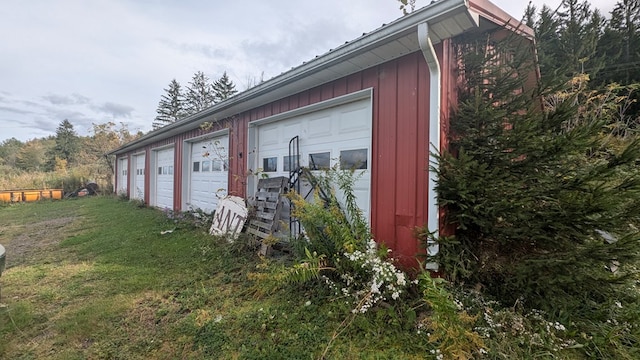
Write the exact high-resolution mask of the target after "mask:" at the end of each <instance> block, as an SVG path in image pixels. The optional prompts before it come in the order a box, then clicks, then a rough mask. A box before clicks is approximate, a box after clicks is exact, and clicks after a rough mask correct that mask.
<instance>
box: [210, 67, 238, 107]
mask: <svg viewBox="0 0 640 360" xmlns="http://www.w3.org/2000/svg"><path fill="white" fill-rule="evenodd" d="M212 90H213V102H214V103H219V102H222V101H224V100H226V99H228V98H229V97H231V96H233V95H234V94H236V93H237V92H238V91H237V90H236V85H235V84H234V83H233V81H231V80H230V79H229V76H227V72H226V71H225V72H224V74H222V76H221V77H220V79H218V80H216V81H214V83H213V85H212Z"/></svg>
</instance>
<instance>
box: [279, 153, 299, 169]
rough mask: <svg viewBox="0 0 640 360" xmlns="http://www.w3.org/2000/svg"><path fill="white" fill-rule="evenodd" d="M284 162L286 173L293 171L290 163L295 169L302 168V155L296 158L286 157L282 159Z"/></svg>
mask: <svg viewBox="0 0 640 360" xmlns="http://www.w3.org/2000/svg"><path fill="white" fill-rule="evenodd" d="M282 159H283V160H284V163H283V165H282V168H283V169H284V171H291V170H292V169H291V168H290V167H289V162H290V161H291V165H292V166H293V169H297V168H298V166H300V155H296V156H295V157H294V156H285V157H283V158H282Z"/></svg>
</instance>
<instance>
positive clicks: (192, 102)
mask: <svg viewBox="0 0 640 360" xmlns="http://www.w3.org/2000/svg"><path fill="white" fill-rule="evenodd" d="M213 96H214V94H213V91H212V88H211V83H210V81H209V78H208V77H207V76H206V75H205V74H204V73H203V72H202V71H198V72H196V73H195V74H194V75H193V78H192V79H191V82H189V86H188V87H187V93H186V95H185V109H186V111H187V113H188V114H189V115H191V114H195V113H197V112H200V111H202V110H204V109H206V108H208V107H209V106H211V105H213V100H214V97H213Z"/></svg>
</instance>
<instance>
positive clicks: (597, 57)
mask: <svg viewBox="0 0 640 360" xmlns="http://www.w3.org/2000/svg"><path fill="white" fill-rule="evenodd" d="M524 22H525V23H526V24H527V25H528V26H529V27H531V28H533V29H534V31H535V35H536V41H537V50H538V54H537V55H538V59H539V66H540V72H541V74H542V78H543V80H549V79H553V78H558V77H560V78H564V79H567V78H569V77H571V76H572V75H574V74H576V73H584V74H588V75H589V76H590V78H591V83H592V84H593V85H592V86H594V87H595V86H602V85H604V84H608V83H612V82H615V83H618V84H621V85H629V84H634V83H637V82H638V81H640V0H620V1H618V2H617V3H616V4H615V6H614V8H613V10H612V11H611V12H610V14H609V17H608V18H607V17H606V16H604V15H603V14H602V13H601V11H600V10H598V9H596V8H593V7H592V6H591V3H589V1H579V0H564V1H562V3H561V4H560V5H559V6H558V8H556V9H552V8H550V7H548V6H546V5H544V6H543V7H542V8H540V9H537V8H536V7H535V6H533V5H531V4H530V5H529V6H528V7H527V9H526V11H525V14H524Z"/></svg>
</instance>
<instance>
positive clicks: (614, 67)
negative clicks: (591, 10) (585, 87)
mask: <svg viewBox="0 0 640 360" xmlns="http://www.w3.org/2000/svg"><path fill="white" fill-rule="evenodd" d="M598 45H599V46H598V47H599V51H600V52H602V53H603V54H604V56H605V59H606V65H605V68H604V70H603V74H601V75H600V76H599V78H598V80H599V82H601V83H609V82H618V83H620V84H623V85H628V84H631V83H633V82H638V81H640V0H622V1H619V2H618V3H617V4H616V5H615V7H614V9H613V11H612V12H611V19H610V20H609V22H608V23H607V26H606V28H605V29H604V33H603V35H602V37H601V39H600V42H599V44H598Z"/></svg>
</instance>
